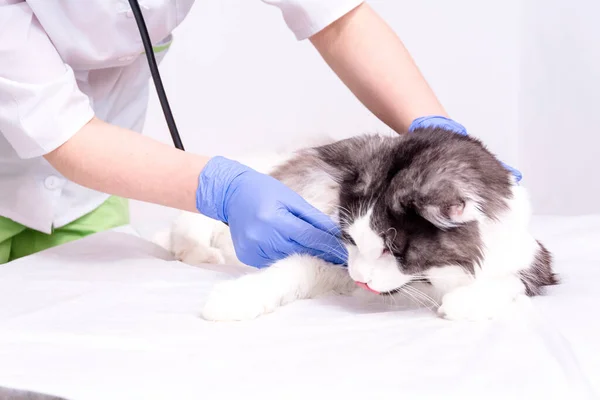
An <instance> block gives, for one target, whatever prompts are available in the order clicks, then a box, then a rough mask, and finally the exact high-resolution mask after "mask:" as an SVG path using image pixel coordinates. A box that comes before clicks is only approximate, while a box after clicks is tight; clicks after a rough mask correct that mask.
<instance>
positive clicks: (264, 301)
mask: <svg viewBox="0 0 600 400" xmlns="http://www.w3.org/2000/svg"><path fill="white" fill-rule="evenodd" d="M253 278H255V276H251V275H248V276H243V277H242V278H240V279H237V280H232V281H225V282H221V283H218V284H217V285H216V286H215V287H214V289H213V290H212V292H211V293H210V294H209V296H208V300H207V301H206V303H205V305H204V309H203V310H202V317H203V318H204V319H206V320H209V321H246V320H251V319H255V318H257V317H259V316H260V315H262V314H266V313H269V312H271V311H273V310H274V309H275V308H277V307H278V306H279V299H277V298H269V296H268V295H267V293H265V292H263V291H261V289H263V288H261V285H259V284H258V282H257V280H256V279H253Z"/></svg>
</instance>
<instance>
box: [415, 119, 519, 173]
mask: <svg viewBox="0 0 600 400" xmlns="http://www.w3.org/2000/svg"><path fill="white" fill-rule="evenodd" d="M427 127H440V128H445V129H448V130H452V131H454V132H456V133H458V134H460V135H465V136H467V130H466V129H465V127H464V126H462V125H461V124H459V123H458V122H456V121H453V120H451V119H449V118H446V117H442V116H438V115H432V116H427V117H420V118H417V119H415V120H414V121H413V122H412V124H410V127H409V128H408V131H409V132H412V131H414V130H415V129H417V128H427ZM502 165H504V168H506V169H507V170H509V171H510V172H511V173H512V174H513V175H514V177H515V179H516V181H517V183H518V182H520V181H521V179H522V178H523V175H522V174H521V172H520V171H518V170H516V169H514V168H513V167H511V166H509V165H506V164H505V163H503V162H502Z"/></svg>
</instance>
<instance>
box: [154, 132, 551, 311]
mask: <svg viewBox="0 0 600 400" xmlns="http://www.w3.org/2000/svg"><path fill="white" fill-rule="evenodd" d="M240 161H242V162H243V160H240ZM246 164H247V165H249V166H251V167H253V168H255V169H256V170H258V171H259V172H263V173H268V174H270V175H271V176H273V177H274V178H276V179H278V180H280V181H281V182H283V183H284V184H285V185H287V186H288V187H289V188H291V189H292V190H294V191H296V192H297V193H299V194H300V195H301V196H303V197H304V198H305V199H306V200H307V201H308V202H309V203H310V204H312V205H313V206H314V207H316V208H317V209H318V210H320V211H321V212H323V213H325V214H326V215H328V216H330V217H331V218H332V219H333V220H334V221H336V222H337V223H339V225H340V227H341V232H342V235H341V237H340V240H341V241H342V242H343V244H344V246H345V248H346V249H347V251H348V265H347V267H346V266H338V265H333V264H328V263H327V262H325V261H323V260H321V259H319V258H315V257H311V256H307V255H293V256H290V257H287V258H285V259H282V260H280V261H277V262H275V263H274V264H273V265H271V266H270V267H268V268H264V269H260V270H256V269H252V268H250V267H248V268H250V269H251V270H252V272H250V273H248V274H246V275H243V276H241V277H240V278H238V279H234V280H226V281H224V282H221V283H218V284H217V285H216V286H215V287H214V288H213V290H212V292H211V293H210V294H209V296H208V299H207V301H206V303H205V305H204V308H203V311H202V317H203V318H205V319H207V320H212V321H242V320H249V319H254V318H257V317H259V316H260V315H263V314H266V313H269V312H272V311H274V310H275V309H276V308H278V307H280V306H283V305H285V304H288V303H290V302H293V301H295V300H298V299H307V298H313V297H316V296H320V295H323V294H328V293H338V294H341V295H351V294H355V293H357V292H361V295H365V294H367V293H369V292H370V293H371V294H369V296H376V297H378V298H382V297H383V298H388V297H390V296H399V295H403V294H404V295H409V296H411V297H413V298H414V297H415V296H417V297H419V298H420V299H421V300H428V301H429V302H430V303H432V304H433V305H435V307H436V309H437V310H436V311H437V315H438V316H440V317H442V318H446V319H450V320H486V319H491V318H494V317H496V316H498V315H500V314H501V313H502V312H503V311H505V310H507V309H508V306H509V305H511V304H512V303H513V302H514V301H515V300H516V299H517V298H518V297H520V296H529V297H531V296H537V295H541V294H543V291H544V288H545V287H546V286H549V285H555V284H557V283H558V282H559V279H558V277H557V275H556V274H555V273H554V272H553V265H552V264H553V259H552V255H551V253H550V252H549V251H548V250H547V249H546V247H545V246H544V245H543V244H542V243H541V242H540V241H538V240H536V239H535V238H534V237H533V236H532V235H531V234H530V232H529V229H528V224H529V219H530V203H529V199H528V196H527V192H526V190H525V188H523V187H522V186H520V185H519V184H518V183H517V182H516V180H515V179H514V177H513V175H512V174H511V173H510V172H509V171H508V170H507V169H505V168H504V166H503V165H502V164H501V163H500V161H498V160H497V159H496V157H495V156H494V155H493V154H492V153H491V152H490V151H489V150H488V149H487V148H486V147H485V145H484V144H483V143H482V142H481V141H480V140H478V139H476V138H473V137H469V136H463V135H457V134H456V133H454V132H451V131H447V130H445V129H443V128H422V129H417V130H415V131H414V132H412V133H410V134H403V135H397V136H394V137H391V136H382V135H375V134H373V135H371V134H367V135H359V136H356V137H352V138H349V139H344V140H340V141H334V142H331V143H327V144H323V145H319V146H313V147H307V148H302V149H300V150H297V151H294V152H290V153H288V154H283V155H281V154H279V155H277V156H275V157H257V158H255V159H254V160H247V161H246ZM161 244H162V245H163V246H164V247H166V248H167V249H168V250H170V251H171V252H172V253H173V254H174V255H175V257H176V258H177V259H179V260H181V261H182V262H185V263H188V264H192V265H203V264H229V265H243V264H242V263H241V262H240V261H239V260H238V259H237V258H236V256H235V250H234V247H233V243H232V241H231V237H230V236H229V231H228V228H227V226H226V225H225V224H223V223H221V222H218V221H214V220H211V219H209V218H207V217H204V216H202V215H199V214H193V213H188V212H184V213H182V214H181V215H180V216H179V217H178V218H176V220H175V221H174V222H173V225H172V227H171V230H170V232H168V233H167V234H166V236H165V235H163V239H162V240H161Z"/></svg>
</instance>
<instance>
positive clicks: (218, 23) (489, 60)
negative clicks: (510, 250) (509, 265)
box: [132, 0, 600, 234]
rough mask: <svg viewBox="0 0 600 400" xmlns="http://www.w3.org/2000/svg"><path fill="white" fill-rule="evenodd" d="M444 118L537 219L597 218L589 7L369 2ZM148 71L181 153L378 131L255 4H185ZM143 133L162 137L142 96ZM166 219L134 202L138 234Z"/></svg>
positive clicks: (596, 84) (440, 0)
mask: <svg viewBox="0 0 600 400" xmlns="http://www.w3.org/2000/svg"><path fill="white" fill-rule="evenodd" d="M369 4H371V6H372V7H374V8H375V9H376V10H377V11H378V12H379V13H380V14H381V15H382V16H383V18H384V19H385V20H386V21H387V22H388V23H389V24H390V25H391V26H392V28H393V29H394V30H395V32H396V33H397V34H398V35H399V36H400V37H401V38H402V40H403V41H404V43H405V44H406V46H407V47H408V49H409V51H410V52H411V54H412V55H413V57H414V58H415V60H416V62H417V64H418V65H419V67H420V68H421V70H422V72H423V73H424V74H425V76H426V78H427V80H428V81H429V83H430V84H431V85H432V87H433V89H434V90H435V92H436V94H437V95H438V96H439V98H440V99H441V101H442V102H443V104H444V106H445V107H446V108H447V110H448V111H449V112H450V114H451V116H452V117H453V118H454V119H456V120H458V121H459V122H461V123H462V124H464V125H465V126H466V127H467V129H468V130H469V132H470V134H471V135H473V136H478V137H480V138H482V139H483V140H484V141H485V143H486V144H487V145H488V147H489V148H490V149H491V150H492V151H493V152H494V153H496V154H497V155H498V156H499V157H500V158H501V159H502V160H503V161H505V162H506V163H508V164H510V165H512V166H514V167H516V168H518V169H520V170H521V171H522V172H523V174H524V180H523V185H526V186H527V187H528V188H529V189H530V192H531V196H532V200H533V205H534V212H535V213H536V214H588V213H594V212H599V211H600V202H599V201H598V199H599V197H600V180H599V179H597V178H596V177H595V175H596V173H597V172H598V171H599V170H600V168H599V167H598V165H599V161H598V155H600V152H599V151H598V150H597V147H598V145H599V144H600V139H599V138H598V135H597V133H596V131H597V130H598V127H599V126H600V112H598V111H597V110H596V107H598V106H600V102H599V101H598V100H599V98H598V97H599V96H600V95H599V94H598V93H599V89H600V46H598V43H600V27H598V25H597V24H596V22H595V20H594V18H595V16H597V15H598V13H599V12H600V3H598V2H597V0H575V1H571V2H569V6H570V7H571V8H570V9H567V8H566V7H567V6H566V2H564V1H560V0H524V1H518V0H507V1H486V2H482V1H477V0H461V1H452V2H449V1H444V0H427V1H420V2H413V1H407V0H379V1H375V0H373V1H370V2H369ZM174 36H175V38H174V42H173V45H172V47H171V49H170V53H169V54H168V55H167V57H166V58H165V60H164V61H163V63H162V64H161V67H160V68H161V73H162V76H163V82H164V85H165V87H166V90H167V94H168V96H169V99H170V102H171V107H172V109H173V112H174V114H175V118H176V121H177V124H178V127H179V131H180V133H181V136H182V139H183V142H184V144H185V147H186V150H188V151H193V152H198V153H204V154H209V155H214V154H223V155H230V156H235V155H236V154H239V153H240V152H242V151H245V150H247V151H251V150H252V149H255V148H264V147H267V146H269V147H276V146H281V145H285V144H286V143H289V142H291V141H298V140H300V139H302V138H303V137H307V136H315V135H321V134H323V135H325V134H326V135H329V136H333V137H336V138H342V137H348V136H352V135H355V134H360V133H364V132H367V131H379V132H389V128H387V127H386V126H385V125H383V124H382V123H381V122H379V121H378V120H377V119H376V118H375V117H374V116H373V115H372V114H370V112H369V111H368V110H366V109H365V108H364V107H363V106H362V105H361V104H360V103H359V102H358V100H356V99H355V98H354V97H353V95H352V94H351V93H350V92H349V91H348V90H347V89H346V87H345V86H344V85H343V84H342V83H341V82H340V81H339V80H338V78H337V77H336V76H335V75H334V74H333V72H332V71H331V70H330V69H329V68H328V67H327V65H326V64H325V63H324V62H323V61H322V59H321V58H320V56H319V55H318V53H317V52H316V51H315V50H314V49H313V48H312V46H311V45H310V43H309V42H308V41H305V42H297V41H296V40H295V38H294V37H293V35H292V33H291V32H290V31H289V30H288V28H287V27H286V26H285V24H284V22H283V19H282V18H281V16H280V15H279V12H278V10H276V9H275V8H274V7H271V6H269V5H266V4H264V3H263V2H261V1H260V0H254V1H248V0H244V1H243V0H212V1H198V2H197V3H196V4H195V6H194V7H193V9H192V11H191V14H190V15H189V16H188V18H187V19H186V21H185V22H184V23H183V24H182V25H181V26H180V27H179V28H178V29H177V30H176V31H175V34H174ZM150 92H151V99H150V106H149V111H148V117H147V122H146V128H145V134H147V135H149V136H152V137H154V138H157V139H159V140H161V141H164V142H166V143H171V142H170V136H169V133H168V130H167V128H166V124H165V123H164V116H163V114H162V111H161V109H160V105H159V103H158V101H157V99H156V94H155V92H154V88H153V87H152V88H151V90H150ZM172 215H174V210H165V209H160V208H158V207H155V206H152V205H148V204H141V203H139V202H134V203H133V204H132V220H133V223H134V225H135V226H136V227H137V228H138V229H139V230H140V231H141V232H142V234H149V233H150V232H153V231H154V230H156V229H157V228H159V227H161V226H163V225H164V221H165V218H166V217H170V216H172Z"/></svg>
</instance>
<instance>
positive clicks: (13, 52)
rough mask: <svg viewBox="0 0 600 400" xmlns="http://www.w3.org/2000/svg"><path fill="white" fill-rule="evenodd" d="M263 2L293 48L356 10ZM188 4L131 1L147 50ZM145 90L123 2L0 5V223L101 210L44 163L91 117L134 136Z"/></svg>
mask: <svg viewBox="0 0 600 400" xmlns="http://www.w3.org/2000/svg"><path fill="white" fill-rule="evenodd" d="M262 1H263V2H265V3H267V4H271V5H273V6H276V7H278V8H279V9H280V10H281V13H282V15H283V18H284V20H285V22H286V24H287V25H288V27H289V28H290V29H291V30H292V32H293V33H294V34H295V36H296V38H297V39H298V40H302V39H305V38H307V37H309V36H311V35H312V34H314V33H316V32H318V31H319V30H321V29H323V28H324V27H326V26H327V25H329V24H330V23H332V22H333V21H335V20H336V19H338V18H340V17H341V16H343V15H344V14H346V13H347V12H349V11H350V10H352V9H353V8H355V7H356V6H358V5H359V4H360V3H362V0H262ZM193 2H194V1H193V0H139V3H140V6H141V8H142V12H143V15H144V18H145V20H146V24H147V26H148V30H149V32H150V36H151V39H152V41H153V44H154V45H155V46H157V45H163V44H168V43H169V42H170V40H171V38H172V37H171V32H172V31H173V29H174V28H175V27H177V26H178V25H179V24H180V23H181V22H182V21H183V19H184V18H185V16H186V15H187V14H188V12H189V10H190V8H191V7H192V4H193ZM165 47H168V46H165ZM166 51H167V50H166V49H165V50H164V51H162V52H159V53H158V54H156V58H157V61H158V62H160V60H161V59H162V58H163V57H164V55H165V53H166ZM149 82H150V72H149V69H148V66H147V62H146V58H145V55H144V54H143V45H142V42H141V39H140V36H139V31H138V28H137V25H136V23H135V19H134V18H133V14H132V12H131V9H130V7H129V3H128V1H127V0H86V1H82V0H51V1H49V0H27V1H25V0H0V216H3V217H7V218H10V219H12V220H14V221H16V222H18V223H21V224H23V225H25V226H28V227H30V228H33V229H36V230H38V231H41V232H46V233H51V232H52V228H53V227H54V228H58V227H61V226H64V225H66V224H68V223H70V222H72V221H74V220H76V219H77V218H79V217H81V216H83V215H85V214H87V213H89V212H90V211H92V210H94V209H95V208H96V207H98V206H99V205H100V204H102V203H103V202H104V201H105V200H106V199H107V198H108V195H106V194H104V193H99V192H97V191H94V190H90V189H87V188H84V187H81V186H79V185H77V184H75V183H74V182H71V181H68V180H67V179H65V178H64V177H63V176H61V174H59V173H58V172H57V171H56V170H55V169H54V168H53V167H52V166H51V165H50V164H49V163H48V162H47V161H46V160H45V159H44V158H43V156H44V155H45V154H47V153H49V152H51V151H53V150H54V149H56V148H57V147H59V146H60V145H62V144H63V143H65V142H66V141H68V140H69V139H70V138H71V137H72V136H73V135H74V134H75V133H76V132H77V131H78V130H79V129H81V128H82V127H83V126H84V125H85V124H86V123H87V122H89V121H90V120H91V119H92V117H93V116H94V115H95V116H97V117H98V118H100V119H102V120H104V121H107V122H109V123H112V124H115V125H119V126H121V127H125V128H129V129H132V130H134V131H137V132H141V131H142V127H143V122H144V117H145V112H146V107H147V103H148V88H149Z"/></svg>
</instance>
